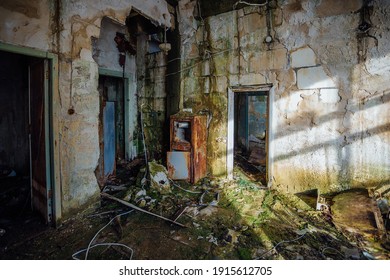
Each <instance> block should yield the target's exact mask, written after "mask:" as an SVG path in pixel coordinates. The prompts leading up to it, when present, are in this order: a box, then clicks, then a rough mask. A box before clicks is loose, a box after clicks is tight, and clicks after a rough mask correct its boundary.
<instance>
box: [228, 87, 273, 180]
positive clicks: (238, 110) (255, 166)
mask: <svg viewBox="0 0 390 280" xmlns="http://www.w3.org/2000/svg"><path fill="white" fill-rule="evenodd" d="M228 115H229V123H228V134H229V135H228V174H229V175H230V176H231V174H232V172H233V166H236V167H238V168H240V169H241V170H242V171H243V172H244V173H245V174H246V175H247V176H248V177H250V178H251V179H253V180H254V181H257V182H260V183H261V184H262V185H264V186H266V185H267V178H268V174H267V170H268V166H267V162H268V133H269V129H268V128H269V125H268V123H269V89H264V88H261V89H257V90H256V89H237V90H236V91H232V90H231V91H229V112H228ZM229 169H230V170H229Z"/></svg>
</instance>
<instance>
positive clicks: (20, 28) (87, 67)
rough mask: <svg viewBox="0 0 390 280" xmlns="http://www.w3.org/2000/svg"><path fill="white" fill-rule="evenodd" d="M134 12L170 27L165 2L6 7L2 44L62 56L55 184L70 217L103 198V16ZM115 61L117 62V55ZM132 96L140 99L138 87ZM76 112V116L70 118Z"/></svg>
mask: <svg viewBox="0 0 390 280" xmlns="http://www.w3.org/2000/svg"><path fill="white" fill-rule="evenodd" d="M132 8H135V9H136V10H137V11H138V12H140V13H142V14H143V15H145V16H146V17H148V18H150V19H152V20H153V22H154V23H156V24H165V23H166V22H168V25H169V22H170V14H169V11H168V7H167V3H166V2H165V1H164V0H156V1H155V0H146V1H145V0H127V1H122V0H102V1H92V0H70V1H61V0H59V1H54V0H46V1H35V0H33V1H21V0H12V1H8V0H5V1H1V3H0V42H4V43H8V44H12V45H20V46H24V47H30V48H35V49H39V50H42V51H49V52H52V53H55V54H58V57H59V85H58V92H55V93H54V96H53V131H54V135H53V137H54V142H55V143H56V146H55V147H54V151H53V153H54V160H55V162H54V168H55V184H56V186H59V188H61V198H62V211H63V214H64V215H67V214H68V213H70V212H71V211H72V210H73V209H74V210H76V209H78V208H80V206H82V205H85V204H87V203H89V202H90V201H91V198H93V197H95V198H96V197H97V196H98V193H99V188H98V184H97V181H96V176H95V174H94V171H95V168H96V166H97V163H98V158H99V137H98V114H99V93H98V90H97V89H98V76H99V74H98V64H97V62H96V61H95V60H94V59H93V57H92V51H93V49H92V42H91V37H94V38H99V36H100V31H101V22H102V19H103V17H110V18H111V19H113V20H114V21H116V22H118V24H121V25H124V24H125V20H126V17H127V16H128V15H129V13H130V11H131V10H132ZM163 14H166V15H168V18H167V19H164V17H163ZM112 60H113V61H117V56H115V57H113V58H112ZM131 69H132V68H131V67H130V68H129V70H130V71H131ZM133 69H134V68H133ZM114 70H115V69H114ZM133 72H134V71H133ZM130 94H134V95H135V94H136V88H135V86H133V87H132V88H131V89H130ZM71 107H73V109H74V112H75V113H74V114H68V109H69V108H71Z"/></svg>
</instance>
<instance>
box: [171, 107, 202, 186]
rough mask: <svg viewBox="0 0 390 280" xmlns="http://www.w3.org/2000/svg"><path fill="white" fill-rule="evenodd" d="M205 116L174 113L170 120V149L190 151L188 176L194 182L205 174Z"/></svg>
mask: <svg viewBox="0 0 390 280" xmlns="http://www.w3.org/2000/svg"><path fill="white" fill-rule="evenodd" d="M206 123H207V117H206V116H203V115H198V116H197V115H188V116H186V115H174V116H171V121H170V132H171V133H170V140H171V143H170V144H171V145H170V147H171V151H172V152H173V151H186V152H189V153H190V165H189V176H190V181H191V183H193V184H195V183H196V182H197V181H198V180H199V179H201V178H203V177H204V176H206V173H207V165H206V154H207V125H206Z"/></svg>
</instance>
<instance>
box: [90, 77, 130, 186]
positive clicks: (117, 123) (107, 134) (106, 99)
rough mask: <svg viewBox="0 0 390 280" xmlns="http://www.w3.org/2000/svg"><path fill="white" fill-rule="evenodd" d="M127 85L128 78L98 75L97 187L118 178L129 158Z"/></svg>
mask: <svg viewBox="0 0 390 280" xmlns="http://www.w3.org/2000/svg"><path fill="white" fill-rule="evenodd" d="M126 84H127V79H124V78H120V77H115V76H108V75H100V76H99V95H100V126H99V144H100V158H99V165H98V168H97V172H96V175H97V178H98V181H99V185H100V186H101V187H103V186H104V185H106V184H107V182H110V181H112V180H113V179H114V178H117V177H121V175H122V173H123V172H124V170H123V168H122V167H123V165H124V164H125V163H126V160H127V159H128V156H127V151H126V143H125V142H126V141H125V138H126V134H127V130H126V126H127V121H126V117H125V116H126V107H127V106H126V99H127V98H126Z"/></svg>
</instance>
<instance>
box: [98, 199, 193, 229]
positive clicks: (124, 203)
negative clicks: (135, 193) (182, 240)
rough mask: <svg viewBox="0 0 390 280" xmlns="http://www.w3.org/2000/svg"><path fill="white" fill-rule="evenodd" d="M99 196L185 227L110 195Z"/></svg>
mask: <svg viewBox="0 0 390 280" xmlns="http://www.w3.org/2000/svg"><path fill="white" fill-rule="evenodd" d="M100 195H101V196H102V197H104V198H108V199H111V200H114V201H117V202H119V203H121V204H123V205H126V206H128V207H130V208H133V209H134V210H137V211H139V212H142V213H145V214H149V215H151V216H154V217H157V218H160V219H162V220H165V221H167V222H171V223H173V224H175V225H178V226H181V227H186V226H185V225H183V224H181V223H178V222H175V221H172V220H171V219H168V218H165V217H163V216H160V215H157V214H154V213H152V212H149V211H146V210H144V209H142V208H139V207H137V206H135V205H133V204H131V203H129V202H127V201H124V200H122V199H119V198H116V197H115V196H112V195H109V194H106V193H101V194H100Z"/></svg>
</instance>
